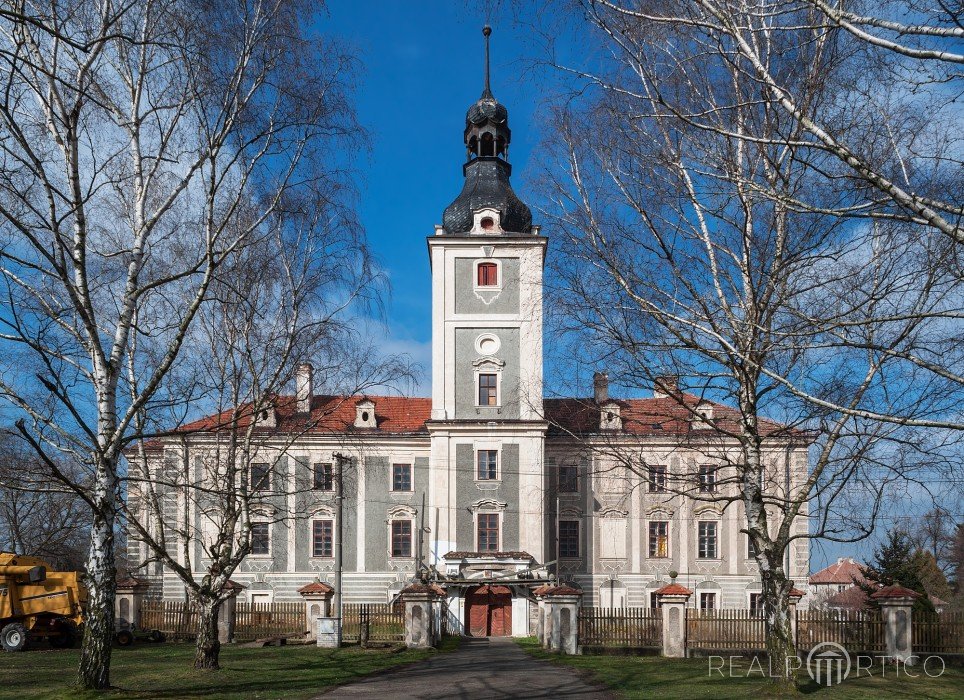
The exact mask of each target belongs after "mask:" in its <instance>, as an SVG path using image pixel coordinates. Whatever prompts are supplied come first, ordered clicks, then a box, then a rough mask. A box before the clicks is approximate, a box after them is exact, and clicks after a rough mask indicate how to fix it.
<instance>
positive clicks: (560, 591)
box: [543, 586, 582, 598]
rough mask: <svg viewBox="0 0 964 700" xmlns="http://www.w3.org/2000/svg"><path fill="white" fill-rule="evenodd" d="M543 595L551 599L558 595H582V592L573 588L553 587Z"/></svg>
mask: <svg viewBox="0 0 964 700" xmlns="http://www.w3.org/2000/svg"><path fill="white" fill-rule="evenodd" d="M543 595H546V596H549V597H550V598H551V597H553V596H557V595H582V591H580V590H579V589H578V588H573V587H572V586H553V587H552V588H551V589H550V590H548V591H546V593H544V594H543Z"/></svg>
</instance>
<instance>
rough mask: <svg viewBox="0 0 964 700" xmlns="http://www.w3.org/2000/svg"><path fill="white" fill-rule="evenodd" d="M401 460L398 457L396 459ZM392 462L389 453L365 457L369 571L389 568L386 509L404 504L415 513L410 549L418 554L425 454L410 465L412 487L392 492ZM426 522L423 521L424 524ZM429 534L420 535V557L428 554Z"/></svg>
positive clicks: (425, 477) (425, 490) (425, 483)
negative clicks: (408, 489)
mask: <svg viewBox="0 0 964 700" xmlns="http://www.w3.org/2000/svg"><path fill="white" fill-rule="evenodd" d="M395 461H397V463H399V464H401V463H402V462H401V460H395ZM392 463H393V460H392V459H391V458H390V457H388V456H378V457H366V458H365V568H366V570H368V571H386V570H387V569H388V547H389V542H388V522H387V521H388V511H389V510H391V508H392V507H393V506H395V505H396V504H397V505H405V506H409V507H411V508H413V509H414V510H415V512H416V513H417V514H418V515H417V516H416V521H415V523H414V524H413V527H412V534H413V542H412V552H413V553H414V554H415V555H416V559H417V558H418V529H419V527H420V525H421V522H422V515H423V514H422V496H423V495H424V496H425V500H426V502H427V501H428V457H416V458H415V462H414V464H413V465H412V491H411V492H395V491H392V490H391V487H392V469H391V467H392ZM427 524H428V523H426V525H427ZM427 538H428V535H424V536H423V540H425V541H424V542H423V544H422V553H421V555H422V557H423V558H424V557H426V556H427V552H428V541H427Z"/></svg>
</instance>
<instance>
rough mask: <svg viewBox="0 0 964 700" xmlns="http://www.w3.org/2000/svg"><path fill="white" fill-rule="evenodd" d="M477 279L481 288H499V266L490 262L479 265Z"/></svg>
mask: <svg viewBox="0 0 964 700" xmlns="http://www.w3.org/2000/svg"><path fill="white" fill-rule="evenodd" d="M477 279H478V283H479V286H480V287H496V286H498V284H499V266H498V265H496V264H495V263H490V262H484V263H479V266H478V278H477Z"/></svg>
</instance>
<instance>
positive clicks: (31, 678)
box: [0, 637, 458, 700]
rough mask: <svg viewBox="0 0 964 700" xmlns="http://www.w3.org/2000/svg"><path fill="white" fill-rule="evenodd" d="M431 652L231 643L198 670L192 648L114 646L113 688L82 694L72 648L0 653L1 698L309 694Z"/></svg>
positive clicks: (448, 645)
mask: <svg viewBox="0 0 964 700" xmlns="http://www.w3.org/2000/svg"><path fill="white" fill-rule="evenodd" d="M450 640H451V641H450ZM457 643H458V639H457V638H454V637H453V638H449V639H446V641H445V642H443V645H442V650H446V649H452V648H454V646H455V645H457ZM436 653H438V652H437V651H436V650H427V651H422V650H417V651H416V650H403V651H395V650H391V649H368V650H365V649H361V648H359V647H344V648H342V649H337V650H332V649H319V648H318V647H314V646H308V645H304V646H294V645H292V646H287V647H265V648H256V649H252V648H240V647H236V646H229V647H225V648H223V649H222V650H221V667H222V668H221V670H220V671H215V672H202V671H195V670H194V669H192V668H191V661H192V659H193V658H194V647H193V645H190V644H139V645H134V646H133V647H128V648H115V649H114V655H113V661H112V664H111V682H112V683H113V685H115V686H116V690H114V691H111V692H110V693H106V694H101V693H91V694H85V693H79V692H77V691H75V690H74V689H73V688H72V687H71V686H72V683H73V680H74V673H75V670H76V668H77V659H78V657H79V654H80V652H79V651H78V650H77V649H68V650H48V649H38V650H31V651H26V652H22V653H17V654H5V653H2V652H0V698H18V699H23V700H27V699H28V698H37V699H38V700H39V699H40V698H43V699H44V700H46V699H48V698H86V697H96V698H105V697H106V698H125V699H126V698H193V697H205V698H219V699H223V700H229V699H232V700H233V699H235V698H293V699H294V698H311V697H315V696H317V695H319V694H320V693H322V692H324V691H325V689H326V688H330V687H332V686H335V685H340V684H342V683H347V682H349V681H352V680H356V679H358V678H361V677H363V676H366V675H368V674H371V673H374V672H376V671H380V670H382V669H386V668H391V667H393V666H398V665H400V664H405V663H410V662H413V661H420V660H422V659H426V658H428V657H430V656H432V655H434V654H436Z"/></svg>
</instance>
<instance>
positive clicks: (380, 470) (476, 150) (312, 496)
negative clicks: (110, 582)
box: [128, 58, 809, 635]
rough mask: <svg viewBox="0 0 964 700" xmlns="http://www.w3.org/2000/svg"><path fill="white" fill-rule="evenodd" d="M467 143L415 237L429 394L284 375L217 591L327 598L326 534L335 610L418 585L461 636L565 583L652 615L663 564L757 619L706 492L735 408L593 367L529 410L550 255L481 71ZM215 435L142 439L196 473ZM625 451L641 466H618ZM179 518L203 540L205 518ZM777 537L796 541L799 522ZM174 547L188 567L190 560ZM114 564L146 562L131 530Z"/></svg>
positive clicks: (789, 479) (156, 591)
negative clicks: (626, 384)
mask: <svg viewBox="0 0 964 700" xmlns="http://www.w3.org/2000/svg"><path fill="white" fill-rule="evenodd" d="M486 63H488V58H486ZM463 141H464V144H465V148H466V151H467V161H466V162H465V163H464V165H463V166H462V172H463V175H464V183H463V186H462V191H461V193H460V194H459V195H458V196H457V197H456V198H455V200H454V201H453V202H452V203H451V204H450V205H449V206H448V207H447V208H446V209H445V210H444V212H443V214H442V223H441V224H440V225H436V226H435V230H434V232H433V233H432V234H431V235H429V236H428V254H429V257H430V261H431V270H432V343H433V345H432V391H431V398H430V399H429V398H404V397H395V396H356V397H344V396H326V395H315V392H314V389H313V381H312V370H311V368H310V367H309V366H307V365H306V366H302V367H301V368H300V369H299V372H298V377H297V389H296V393H295V395H293V396H288V397H281V398H279V399H278V400H277V402H276V403H275V404H274V406H273V408H272V410H271V412H270V415H265V416H262V417H259V419H258V420H259V422H260V423H261V425H260V426H259V431H260V434H261V436H262V439H261V448H260V452H259V457H258V459H259V460H261V461H259V462H257V463H255V464H252V465H251V482H252V483H251V487H252V488H254V489H259V490H262V491H263V492H264V499H263V501H264V511H262V517H261V519H260V520H258V515H257V514H256V515H255V520H256V521H257V522H255V524H254V526H253V534H254V544H253V551H252V553H251V554H250V555H249V556H248V557H247V558H246V560H245V561H244V562H243V564H242V565H241V567H240V568H239V569H238V571H237V572H236V573H235V574H234V576H233V579H234V580H235V581H236V582H238V583H240V584H242V585H243V586H244V587H245V588H244V591H243V592H242V593H241V596H242V599H243V600H248V601H251V602H270V601H284V600H300V598H299V596H298V594H297V591H298V589H299V588H301V587H302V586H305V585H306V584H309V583H311V582H313V581H315V580H320V581H322V582H324V583H327V584H329V585H332V586H333V585H335V581H336V577H335V569H334V567H335V559H334V551H335V544H336V542H335V538H336V537H337V533H338V532H339V531H340V532H341V533H342V552H343V571H344V573H343V591H342V595H343V600H344V601H345V602H348V603H355V602H381V603H384V602H387V601H389V600H390V599H391V598H392V596H393V595H394V594H395V593H397V592H398V591H399V590H401V589H402V588H404V587H405V586H406V585H407V584H408V583H410V582H411V581H412V580H413V579H414V578H416V577H417V576H419V575H422V576H430V577H432V578H434V579H435V580H436V582H437V583H438V584H439V585H440V586H442V587H443V588H444V589H445V590H446V593H447V597H448V606H449V611H450V614H451V616H452V618H453V619H454V620H457V623H456V624H462V625H464V626H465V627H464V629H463V631H464V632H465V633H471V634H495V635H508V634H511V635H526V634H529V633H530V629H531V628H530V620H531V618H532V616H533V614H534V611H535V603H534V598H533V594H532V591H533V589H535V588H536V587H538V586H539V585H542V584H543V583H545V582H546V581H547V580H548V579H554V580H559V581H563V582H567V583H569V584H570V585H573V586H576V587H578V588H580V589H581V590H582V591H583V594H584V604H585V605H594V606H650V605H655V596H654V595H653V592H654V591H656V590H657V589H658V588H660V587H661V586H663V585H665V584H667V583H668V582H669V579H670V572H671V571H673V572H678V577H677V580H678V581H679V582H680V583H681V584H683V585H685V586H687V587H688V588H691V589H693V590H694V592H695V593H696V595H694V596H693V597H692V599H691V600H690V603H689V604H690V605H695V606H698V607H703V608H747V607H754V606H756V605H757V604H758V601H759V598H758V596H759V591H760V582H759V575H758V571H757V565H756V563H755V561H754V560H753V558H752V554H751V545H750V543H749V541H748V538H747V536H746V535H745V534H743V533H741V531H740V530H741V525H742V518H743V514H742V505H741V504H740V503H739V502H738V501H736V502H731V503H728V504H727V503H726V502H724V501H722V500H721V499H717V501H714V500H713V499H712V498H710V497H709V496H711V495H712V494H713V492H714V491H716V490H717V489H719V490H723V489H728V488H732V486H730V485H723V484H720V483H718V478H717V473H718V470H722V469H725V467H723V466H721V465H723V464H725V463H730V464H732V462H728V460H729V458H730V457H729V456H733V459H736V457H735V456H734V455H736V454H738V446H737V445H736V444H735V442H732V441H727V439H726V438H725V437H723V433H724V432H725V431H721V430H719V429H718V428H720V427H723V428H725V427H726V426H727V425H730V426H735V425H736V412H735V411H734V410H733V409H730V408H728V407H726V406H723V405H720V404H717V403H713V402H709V401H706V400H701V399H700V398H699V397H697V396H693V395H690V394H686V393H683V392H681V391H680V389H679V388H678V387H677V386H676V382H675V380H674V379H673V378H670V377H667V378H665V379H664V380H662V381H659V382H657V385H656V387H655V390H654V392H653V396H652V398H643V399H618V398H613V397H611V396H609V389H608V378H607V376H606V374H605V373H604V372H598V373H597V374H596V376H595V381H594V386H593V387H592V388H591V391H587V392H586V394H587V395H586V396H585V397H582V398H563V399H550V398H544V397H543V285H542V278H543V266H544V262H545V256H546V249H547V243H548V241H547V237H545V236H543V235H542V234H541V232H540V229H539V227H538V226H535V225H533V223H532V214H531V212H530V210H529V208H528V207H527V206H526V204H524V203H523V202H522V201H521V200H520V199H519V198H518V196H516V194H515V192H514V191H513V189H512V186H511V184H510V175H511V173H512V167H511V165H510V163H509V144H510V141H511V131H510V130H509V122H508V111H507V109H506V107H505V106H503V105H502V104H500V103H499V102H498V101H497V100H496V99H495V97H494V96H493V93H492V91H491V89H490V86H489V77H488V67H486V77H485V87H484V89H483V91H482V95H481V97H480V98H479V99H478V100H477V101H476V102H475V103H473V104H472V105H471V106H470V107H469V109H468V112H467V114H466V117H465V132H464V134H463ZM587 389H588V387H587ZM218 425H219V417H218V416H212V417H210V418H207V419H204V420H202V421H198V422H197V423H195V424H192V425H190V426H186V427H185V428H184V429H183V430H182V431H181V433H180V434H179V435H178V436H176V437H172V438H163V439H160V440H158V441H155V442H154V443H152V450H153V452H152V459H155V460H157V462H158V463H159V464H162V463H174V464H184V465H191V464H193V463H194V460H195V457H196V455H199V454H202V453H204V452H205V451H206V450H210V447H211V445H212V444H213V443H214V442H216V441H217V440H218V439H219V438H218V430H217V426H218ZM773 426H774V430H773V437H772V439H771V440H770V443H768V446H767V450H768V455H769V459H768V462H767V463H768V467H769V468H770V469H771V470H772V478H769V477H768V483H771V482H772V483H773V484H774V488H779V489H789V488H791V487H792V486H793V485H794V484H796V483H799V481H801V480H802V479H803V478H805V476H806V473H807V445H806V443H805V442H804V441H802V440H800V439H799V438H796V437H794V434H793V433H792V431H780V430H779V429H778V428H779V426H777V425H776V424H773ZM293 436H294V437H293ZM628 453H631V454H633V455H635V456H636V458H635V459H634V463H635V464H639V465H645V467H643V468H641V469H629V468H627V466H626V465H625V463H624V461H622V460H620V459H617V458H616V457H614V455H618V454H628ZM340 464H343V465H344V467H343V470H344V471H343V473H344V479H343V485H344V486H343V488H344V500H343V504H344V505H343V512H342V520H343V522H341V523H338V522H337V521H336V518H337V513H338V510H337V508H336V502H335V498H334V489H335V486H336V483H335V482H336V479H335V478H334V476H335V471H336V469H337V468H338V465H340ZM188 468H189V467H188ZM199 473H200V472H198V474H199ZM683 474H694V475H698V476H696V477H694V478H695V479H696V481H695V482H694V493H697V492H698V493H699V495H700V497H699V498H691V497H688V496H687V495H686V494H685V493H680V489H679V488H670V487H669V486H668V484H669V483H671V482H674V480H676V481H678V480H679V479H680V478H681V475H683ZM290 484H305V486H304V488H289V487H288V486H287V485H290ZM170 508H171V511H172V512H173V511H174V509H175V506H174V505H173V504H172V505H170ZM187 511H188V512H187V513H185V515H184V516H183V517H185V518H191V519H194V521H195V523H196V528H195V529H196V531H197V532H199V533H203V531H204V526H203V523H202V522H201V514H200V513H198V512H192V510H191V509H190V508H188V509H187ZM194 511H196V509H194ZM286 513H287V514H288V516H290V517H284V514H286ZM795 527H796V532H797V533H798V534H802V533H806V532H807V519H806V516H802V517H801V518H800V520H799V522H797V523H796V526H795ZM190 551H192V552H193V557H192V561H193V562H195V564H194V566H195V567H196V568H199V570H201V571H203V569H204V565H203V552H202V550H201V547H200V545H199V544H198V543H197V542H195V543H192V549H191V550H190ZM128 556H129V560H130V561H131V562H132V563H135V564H136V563H137V562H143V561H147V560H148V559H149V557H148V552H147V550H146V548H145V546H144V545H143V543H141V542H139V541H138V540H137V539H136V538H133V537H132V538H131V540H130V542H129V552H128ZM787 566H788V571H789V573H790V575H791V577H792V578H793V580H794V582H795V585H796V586H797V587H798V588H800V589H804V590H805V589H806V584H807V575H808V569H809V550H808V544H807V540H806V538H800V539H797V540H795V541H794V542H793V544H792V545H791V550H790V551H789V552H788V553H787ZM135 573H136V575H137V576H139V577H143V578H145V579H147V580H148V581H149V582H150V585H151V595H154V596H163V597H165V598H173V599H181V598H183V596H184V589H183V586H182V585H181V584H180V582H179V580H178V579H177V577H176V576H174V575H173V574H172V573H170V572H167V571H165V570H164V568H163V567H162V566H161V565H160V564H156V563H150V564H147V565H145V566H144V567H142V568H141V569H139V570H136V571H135Z"/></svg>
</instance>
